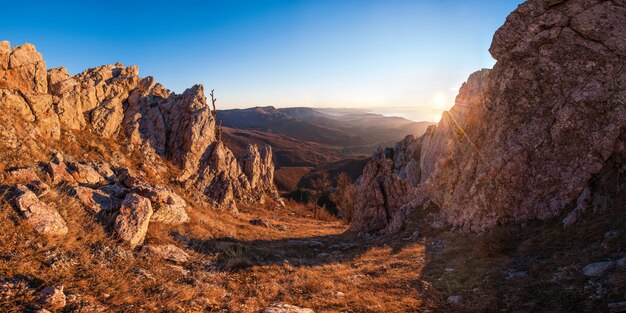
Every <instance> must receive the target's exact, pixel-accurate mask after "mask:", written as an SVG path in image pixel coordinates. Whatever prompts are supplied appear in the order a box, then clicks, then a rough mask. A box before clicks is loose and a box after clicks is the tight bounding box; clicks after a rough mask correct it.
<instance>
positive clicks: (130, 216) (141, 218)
mask: <svg viewBox="0 0 626 313" xmlns="http://www.w3.org/2000/svg"><path fill="white" fill-rule="evenodd" d="M152 213H153V211H152V205H151V204H150V200H148V199H147V198H144V197H142V196H140V195H137V194H135V193H129V194H127V195H126V197H125V198H124V201H123V202H122V205H121V207H120V211H119V213H118V214H117V216H116V217H115V223H114V226H113V228H114V229H115V232H116V233H117V235H118V237H119V238H120V239H122V240H124V241H126V242H128V244H129V245H130V247H131V248H135V247H136V246H137V245H140V244H141V243H143V240H144V238H145V236H146V232H147V231H148V224H149V223H150V218H151V217H152Z"/></svg>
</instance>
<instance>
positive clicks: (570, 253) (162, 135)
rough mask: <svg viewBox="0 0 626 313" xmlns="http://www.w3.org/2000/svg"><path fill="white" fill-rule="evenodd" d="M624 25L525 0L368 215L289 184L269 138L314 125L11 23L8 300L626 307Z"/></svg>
mask: <svg viewBox="0 0 626 313" xmlns="http://www.w3.org/2000/svg"><path fill="white" fill-rule="evenodd" d="M625 36H626V3H624V1H618V0H614V1H599V0H550V1H547V0H529V1H527V2H525V3H524V4H522V5H520V6H519V7H518V9H517V10H516V11H514V12H513V13H512V14H511V15H510V16H509V17H508V18H507V22H506V23H505V25H504V26H502V28H500V29H499V30H498V32H497V33H496V34H495V36H494V40H493V44H492V47H491V50H490V51H491V53H492V55H493V56H494V58H496V59H497V63H496V65H495V66H494V68H493V69H490V70H488V69H485V70H481V71H478V72H476V73H474V74H472V75H471V76H470V77H469V79H468V81H467V83H465V84H464V85H463V86H462V87H461V88H460V90H459V95H458V97H457V99H456V104H455V106H454V107H453V108H452V110H451V111H450V112H447V113H445V114H444V115H443V117H442V120H441V121H440V122H439V123H438V124H437V125H433V126H430V127H429V128H428V129H427V130H426V132H425V133H424V135H423V136H419V134H415V135H410V136H406V137H405V138H404V139H403V140H401V141H400V142H398V143H396V144H395V146H394V147H393V148H387V149H382V148H381V149H379V150H378V151H377V152H376V153H375V154H374V156H373V157H372V158H371V159H370V160H369V161H368V162H367V164H365V166H364V168H363V172H362V175H361V176H360V177H359V178H358V179H357V181H356V182H355V184H354V185H349V184H348V185H347V186H348V188H347V190H349V191H351V192H352V191H353V192H354V194H351V193H350V192H347V193H346V194H348V195H351V196H352V197H350V198H349V199H348V200H350V201H348V202H346V203H350V205H352V206H353V207H352V208H351V214H352V218H351V219H350V222H351V223H350V225H346V223H345V222H346V221H345V220H344V221H340V220H338V219H337V218H336V217H334V216H332V215H330V214H327V213H325V212H324V211H321V212H319V210H317V208H316V207H315V206H314V205H311V206H305V205H302V204H300V203H296V202H293V201H284V200H283V199H281V198H280V197H279V195H278V190H277V187H276V186H275V184H274V175H275V173H274V167H275V166H274V162H273V159H274V155H273V152H272V151H273V150H272V148H271V147H270V146H267V145H266V143H267V141H266V140H268V138H271V139H272V140H274V141H273V143H277V146H280V145H281V144H282V145H284V147H289V145H291V144H288V142H294V140H301V141H302V140H304V138H300V139H294V138H295V137H289V136H286V135H285V134H281V133H280V132H279V131H276V132H274V133H272V134H267V133H266V131H265V130H259V129H256V130H254V129H244V130H235V129H232V128H227V127H220V126H219V123H216V117H219V116H220V114H222V112H216V111H215V110H214V109H213V110H212V109H211V107H209V103H207V99H206V98H205V93H204V88H203V87H202V86H200V85H197V86H194V87H192V88H190V89H188V90H187V91H185V92H183V93H182V94H175V93H172V92H170V91H169V90H167V89H166V88H165V87H164V86H162V85H160V84H158V83H156V82H155V81H154V79H152V78H151V77H146V78H141V77H139V76H138V69H137V67H134V66H131V67H124V66H122V65H121V64H115V65H105V66H101V67H97V68H92V69H88V70H86V71H84V72H82V73H79V74H77V75H70V74H69V73H67V71H66V70H65V69H63V68H57V69H47V68H46V64H45V62H44V59H43V57H42V56H41V54H39V53H38V52H37V51H36V49H35V47H34V46H33V45H30V44H25V45H22V46H16V47H13V48H12V47H11V46H10V44H9V43H8V42H6V41H5V42H1V43H0V109H1V110H0V139H1V140H0V195H1V198H0V308H1V309H2V310H3V311H7V312H24V311H27V312H29V311H30V312H41V313H44V312H47V311H54V312H111V311H113V312H151V311H157V312H202V311H204V312H268V313H272V312H311V311H315V312H434V311H444V312H448V311H449V312H529V311H533V312H534V311H538V312H623V311H625V310H626V251H624V248H625V247H626V244H625V243H626V215H625V214H624V207H625V206H626V176H625V175H624V174H625V173H624V172H625V171H626V148H625V147H626V98H625V97H626V96H625V95H626V94H625V92H626V74H625V71H624V69H625V65H626V64H625V62H626V38H625ZM212 94H213V93H211V95H212ZM255 110H259V109H258V108H257V109H255ZM263 110H265V109H263ZM272 112H273V111H272ZM283 113H285V112H283ZM288 113H289V114H292V115H293V116H294V118H295V117H297V118H302V117H298V116H302V115H307V114H311V112H310V111H307V110H304V111H302V110H300V109H296V110H294V111H289V112H288ZM216 114H217V116H216ZM255 114H256V113H255ZM273 114H278V115H280V114H281V113H280V112H279V113H272V114H269V115H273ZM285 114H287V113H285ZM313 116H314V117H315V118H318V117H319V116H317V115H315V114H314V115H313ZM307 118H311V117H310V116H309V117H307ZM223 123H224V122H223ZM298 123H300V122H298ZM320 123H321V122H319V121H318V122H317V124H316V125H318V126H319V125H321V124H320ZM290 127H291V126H290ZM286 129H292V128H286ZM320 131H321V130H320ZM236 132H238V133H236ZM346 133H347V132H343V134H344V135H345V134H346ZM229 136H231V137H229ZM235 136H236V137H238V138H234V137H235ZM328 136H330V137H333V136H335V135H333V134H330V133H329V135H328ZM336 136H340V135H338V134H337V135H336ZM244 138H245V139H246V140H247V139H250V140H249V142H246V140H244ZM276 138H279V139H280V140H279V139H276ZM338 138H343V137H338ZM330 139H331V140H332V138H330ZM344 139H345V138H344ZM229 140H230V141H229ZM345 140H348V139H345ZM227 142H228V143H227ZM235 142H236V143H235ZM244 142H246V144H243V143H244ZM281 142H282V143H281ZM306 142H307V146H308V147H311V149H310V150H305V151H310V152H311V153H313V152H314V151H318V153H319V156H320V157H327V153H326V152H319V151H325V150H316V149H317V148H316V147H313V146H312V145H313V144H320V145H321V146H322V145H323V146H330V143H329V142H311V141H306ZM249 143H257V144H256V145H255V144H252V145H249ZM261 143H263V144H261ZM229 147H232V149H231V148H229ZM308 147H307V148H308ZM330 151H332V149H330V150H328V152H329V153H330ZM307 153H309V152H307ZM312 155H314V154H312ZM326 161H330V160H326ZM326 161H324V162H326ZM342 162H347V163H342ZM351 162H357V163H358V162H362V161H361V160H358V159H355V160H348V161H341V160H336V161H335V163H332V162H331V163H326V164H324V165H323V168H321V169H320V171H321V172H331V171H338V169H343V168H346V167H350V166H355V167H358V166H361V165H362V164H363V163H360V164H357V165H350V164H351ZM355 171H356V170H355ZM308 172H310V170H309V171H307V173H308ZM303 175H304V174H303ZM311 175H316V173H315V171H313V172H312V173H311ZM298 183H299V179H298V182H293V181H292V182H291V183H290V184H295V185H297V184H298ZM336 189H339V187H337V188H336ZM346 203H343V202H341V201H339V202H338V205H340V206H341V205H346ZM342 209H343V210H342ZM342 209H340V212H347V211H345V208H342Z"/></svg>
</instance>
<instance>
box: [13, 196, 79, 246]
mask: <svg viewBox="0 0 626 313" xmlns="http://www.w3.org/2000/svg"><path fill="white" fill-rule="evenodd" d="M15 193H16V194H17V196H16V198H15V206H16V208H17V210H18V211H19V212H20V213H21V214H22V216H23V217H24V219H25V220H26V221H27V222H28V224H30V225H31V226H32V227H33V229H34V230H35V231H36V232H38V233H40V234H43V235H50V236H64V235H65V234H67V231H68V229H67V225H66V224H65V221H64V220H63V217H61V214H59V212H58V211H57V210H56V208H54V207H52V206H51V205H49V204H46V203H44V202H42V201H40V200H39V198H37V195H35V193H33V192H32V191H31V190H30V189H28V188H27V187H26V186H24V185H17V186H16V187H15Z"/></svg>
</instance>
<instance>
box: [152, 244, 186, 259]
mask: <svg viewBox="0 0 626 313" xmlns="http://www.w3.org/2000/svg"><path fill="white" fill-rule="evenodd" d="M141 254H142V255H144V256H148V257H157V258H161V259H164V260H168V261H171V262H174V263H185V262H187V261H188V260H189V258H190V256H189V254H187V252H185V251H184V250H183V249H181V248H178V247H176V246H175V245H160V246H153V245H146V246H143V247H142V248H141Z"/></svg>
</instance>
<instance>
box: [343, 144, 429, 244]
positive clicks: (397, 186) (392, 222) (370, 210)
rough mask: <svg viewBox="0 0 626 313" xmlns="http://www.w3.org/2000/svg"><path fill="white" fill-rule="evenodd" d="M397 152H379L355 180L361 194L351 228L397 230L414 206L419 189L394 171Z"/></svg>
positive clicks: (358, 230)
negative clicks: (414, 199) (413, 201)
mask: <svg viewBox="0 0 626 313" xmlns="http://www.w3.org/2000/svg"><path fill="white" fill-rule="evenodd" d="M393 151H394V150H392V149H387V150H384V151H383V150H380V151H378V152H377V153H375V154H374V156H373V157H372V160H371V161H370V162H369V163H368V164H367V165H366V166H365V168H364V169H363V174H362V175H361V177H359V179H357V181H356V182H355V184H356V189H357V195H358V197H357V198H356V204H355V207H356V209H355V212H354V215H353V217H352V223H351V225H350V229H351V230H354V231H356V232H361V231H381V230H385V229H387V230H388V231H394V230H396V229H397V228H398V227H399V226H400V225H401V221H402V220H403V219H404V217H405V214H407V212H408V211H409V210H410V208H412V206H413V204H412V203H411V201H412V200H413V198H414V195H415V193H416V192H417V189H416V188H415V187H414V186H413V185H411V183H410V182H409V181H407V180H403V179H400V178H399V177H398V175H397V173H395V172H394V152H393Z"/></svg>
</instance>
